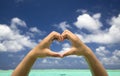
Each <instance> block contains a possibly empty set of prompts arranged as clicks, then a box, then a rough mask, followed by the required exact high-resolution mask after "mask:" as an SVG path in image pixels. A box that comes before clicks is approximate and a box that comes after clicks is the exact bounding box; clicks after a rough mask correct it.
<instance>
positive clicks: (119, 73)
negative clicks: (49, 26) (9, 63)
mask: <svg viewBox="0 0 120 76" xmlns="http://www.w3.org/2000/svg"><path fill="white" fill-rule="evenodd" d="M12 72H13V70H0V76H11V73H12ZM107 72H108V75H109V76H120V70H107ZM29 76H92V74H91V72H90V70H86V69H85V70H80V69H41V70H31V71H30V73H29Z"/></svg>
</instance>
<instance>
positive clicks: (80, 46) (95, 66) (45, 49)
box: [12, 30, 108, 76]
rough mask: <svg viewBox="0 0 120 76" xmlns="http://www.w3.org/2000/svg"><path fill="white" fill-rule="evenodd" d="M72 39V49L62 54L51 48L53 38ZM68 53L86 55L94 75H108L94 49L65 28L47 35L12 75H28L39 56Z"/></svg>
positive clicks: (57, 55)
mask: <svg viewBox="0 0 120 76" xmlns="http://www.w3.org/2000/svg"><path fill="white" fill-rule="evenodd" d="M64 39H68V40H70V42H71V44H72V46H71V50H69V51H67V52H64V53H62V54H59V53H56V52H53V51H51V50H50V44H51V43H52V41H53V40H58V41H63V40H64ZM68 55H77V56H84V57H85V59H86V61H87V63H88V65H89V67H90V70H91V73H92V76H108V75H107V72H106V70H105V68H104V67H103V65H102V64H101V63H100V62H99V60H98V59H97V57H96V56H95V55H94V53H93V52H92V50H91V49H90V48H89V47H87V46H86V45H85V44H84V43H83V42H82V41H81V40H80V39H79V38H78V37H77V36H76V35H75V34H73V33H72V32H70V31H69V30H65V31H64V32H63V33H62V34H59V33H57V32H55V31H53V32H51V33H50V34H49V35H48V36H47V37H45V38H44V39H43V40H42V41H41V42H40V43H39V44H38V45H37V46H36V47H35V48H33V49H32V50H31V51H30V52H29V53H28V54H27V55H26V56H25V58H24V59H23V60H22V61H21V62H20V64H19V65H18V66H17V67H16V69H15V70H14V71H13V73H12V76H28V74H29V72H30V69H31V67H32V65H33V64H34V62H35V61H36V59H37V58H43V57H48V56H51V57H64V56H68Z"/></svg>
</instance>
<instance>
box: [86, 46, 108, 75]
mask: <svg viewBox="0 0 120 76" xmlns="http://www.w3.org/2000/svg"><path fill="white" fill-rule="evenodd" d="M87 51H88V52H87V54H86V55H85V56H84V57H85V59H86V61H87V63H88V65H89V67H90V70H91V72H92V75H93V76H108V75H107V72H106V70H105V68H104V67H103V65H102V64H101V63H100V62H99V60H98V59H97V57H96V56H95V54H94V53H93V52H92V51H91V49H89V48H87Z"/></svg>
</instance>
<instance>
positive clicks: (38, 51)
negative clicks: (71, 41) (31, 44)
mask: <svg viewBox="0 0 120 76" xmlns="http://www.w3.org/2000/svg"><path fill="white" fill-rule="evenodd" d="M53 40H58V41H61V40H62V36H61V35H60V34H59V33H57V32H55V31H53V32H51V33H50V34H49V35H48V36H47V37H45V38H44V39H43V40H42V41H41V42H40V43H39V44H38V45H37V46H36V47H35V48H34V49H33V50H32V51H33V55H34V57H47V56H51V57H61V55H60V54H58V53H56V52H53V51H51V49H50V45H51V43H52V41H53Z"/></svg>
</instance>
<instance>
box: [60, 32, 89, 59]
mask: <svg viewBox="0 0 120 76" xmlns="http://www.w3.org/2000/svg"><path fill="white" fill-rule="evenodd" d="M62 37H63V39H68V40H70V42H71V44H72V45H71V48H70V50H69V51H66V52H64V53H63V54H62V56H63V57H64V56H68V55H78V56H79V55H83V56H85V55H86V54H87V53H88V51H86V50H87V49H89V48H88V47H87V46H86V45H85V44H84V43H83V42H82V41H81V40H80V39H79V38H78V37H77V36H76V35H75V34H73V33H72V32H71V31H69V30H65V31H64V32H63V33H62Z"/></svg>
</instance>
